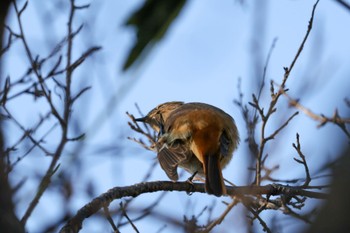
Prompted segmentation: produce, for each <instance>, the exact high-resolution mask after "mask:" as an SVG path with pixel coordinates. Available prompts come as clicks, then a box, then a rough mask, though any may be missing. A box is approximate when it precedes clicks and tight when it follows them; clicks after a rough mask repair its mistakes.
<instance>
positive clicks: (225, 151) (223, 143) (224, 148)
mask: <svg viewBox="0 0 350 233" xmlns="http://www.w3.org/2000/svg"><path fill="white" fill-rule="evenodd" d="M220 154H221V155H222V156H229V155H230V138H229V137H228V135H227V133H226V131H223V132H222V134H221V136H220Z"/></svg>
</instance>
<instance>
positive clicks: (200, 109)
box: [136, 101, 239, 196]
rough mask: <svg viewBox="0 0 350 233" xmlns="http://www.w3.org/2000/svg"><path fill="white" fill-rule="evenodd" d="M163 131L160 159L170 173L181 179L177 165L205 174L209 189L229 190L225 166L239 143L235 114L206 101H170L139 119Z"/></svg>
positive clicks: (171, 175) (217, 191)
mask: <svg viewBox="0 0 350 233" xmlns="http://www.w3.org/2000/svg"><path fill="white" fill-rule="evenodd" d="M136 121H142V122H145V123H148V124H149V125H150V126H151V127H152V128H153V129H154V130H155V131H156V132H158V133H159V138H158V142H157V150H158V160H159V163H160V165H161V167H162V168H163V170H164V171H165V172H166V174H167V175H168V177H169V178H170V179H171V180H173V181H177V180H178V178H179V177H178V174H177V167H178V166H179V167H182V168H184V169H185V170H187V171H188V172H190V173H191V174H194V173H195V172H197V174H198V175H200V176H202V177H205V187H206V192H207V193H209V194H214V195H215V196H221V195H223V194H226V187H225V184H224V179H223V176H222V171H221V170H222V169H223V168H224V167H225V166H226V165H227V164H228V163H229V161H230V160H231V158H232V153H233V151H234V150H235V149H236V148H237V146H238V143H239V133H238V130H237V127H236V124H235V121H234V120H233V118H232V117H231V116H230V115H229V114H227V113H225V112H224V111H223V110H221V109H219V108H217V107H214V106H212V105H209V104H204V103H186V104H185V103H183V102H178V101H176V102H167V103H164V104H161V105H159V106H157V107H156V108H154V109H152V110H151V111H150V112H149V113H148V114H147V116H145V117H143V118H139V119H136Z"/></svg>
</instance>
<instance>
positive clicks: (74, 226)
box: [60, 181, 328, 233]
mask: <svg viewBox="0 0 350 233" xmlns="http://www.w3.org/2000/svg"><path fill="white" fill-rule="evenodd" d="M204 186H205V185H204V184H190V183H189V182H172V181H155V182H143V183H139V184H135V185H131V186H125V187H115V188H112V189H110V190H108V191H107V192H106V193H103V194H101V195H100V196H98V197H96V198H95V199H93V200H92V201H91V202H90V203H88V204H86V205H85V206H84V207H82V208H81V209H80V210H78V212H77V214H76V215H75V216H74V217H73V218H71V219H70V220H69V221H68V222H67V224H66V225H65V226H64V227H63V228H62V229H61V230H60V233H72V232H79V230H80V229H81V228H82V223H83V221H84V220H85V218H88V217H90V216H91V215H93V214H95V213H96V212H97V211H99V210H100V209H101V208H103V207H104V206H108V205H109V204H110V203H111V202H112V201H113V200H115V199H120V198H122V197H136V196H139V195H141V194H143V193H151V192H158V191H185V192H188V193H193V192H200V193H205V189H204ZM226 188H227V193H228V194H229V195H238V196H242V195H270V196H276V195H287V196H296V195H300V196H304V197H310V198H317V199H325V198H327V196H328V195H327V194H325V193H319V192H312V191H307V190H304V189H302V188H301V187H290V186H283V185H279V184H271V185H265V186H235V187H228V186H227V187H226Z"/></svg>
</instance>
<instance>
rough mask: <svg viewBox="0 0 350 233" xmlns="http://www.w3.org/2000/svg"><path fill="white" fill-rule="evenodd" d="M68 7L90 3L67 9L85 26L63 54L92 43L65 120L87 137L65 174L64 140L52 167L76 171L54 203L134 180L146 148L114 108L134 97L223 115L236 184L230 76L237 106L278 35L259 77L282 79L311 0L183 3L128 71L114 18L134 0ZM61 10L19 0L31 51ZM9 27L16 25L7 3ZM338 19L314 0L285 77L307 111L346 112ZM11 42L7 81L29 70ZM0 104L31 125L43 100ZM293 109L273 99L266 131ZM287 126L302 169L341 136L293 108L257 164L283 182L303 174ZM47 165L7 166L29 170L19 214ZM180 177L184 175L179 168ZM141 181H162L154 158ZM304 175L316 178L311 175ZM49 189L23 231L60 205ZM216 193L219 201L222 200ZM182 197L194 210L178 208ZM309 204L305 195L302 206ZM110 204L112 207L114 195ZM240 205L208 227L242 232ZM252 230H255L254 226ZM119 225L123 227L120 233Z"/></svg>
mask: <svg viewBox="0 0 350 233" xmlns="http://www.w3.org/2000/svg"><path fill="white" fill-rule="evenodd" d="M77 3H78V4H79V5H81V4H85V3H90V4H91V5H90V8H89V9H87V10H83V11H79V12H77V13H76V21H75V27H78V26H79V25H80V24H82V23H83V24H84V28H83V30H82V32H81V33H80V34H79V36H78V38H77V39H76V41H75V44H74V45H75V49H74V51H73V52H74V53H73V57H75V58H77V57H79V55H80V54H81V53H82V52H83V51H85V50H86V49H87V48H88V47H89V46H92V45H99V46H102V48H103V49H102V50H101V51H100V52H98V53H96V54H95V55H94V56H93V57H91V58H89V59H87V60H86V63H84V64H83V65H82V66H81V67H80V68H78V70H77V71H76V73H75V77H74V81H73V90H75V91H76V93H77V90H78V88H81V87H84V86H92V89H91V90H90V91H89V92H88V93H87V94H85V95H84V96H83V97H82V99H81V100H80V101H79V102H78V103H77V105H76V107H75V109H74V111H73V114H72V118H73V122H76V123H77V125H78V127H76V128H75V129H74V130H73V131H74V133H76V134H79V133H81V132H86V133H87V137H86V140H85V141H84V143H83V144H84V145H83V147H82V148H83V149H81V150H79V155H78V156H79V158H80V159H81V160H82V161H83V163H82V164H81V166H80V167H79V168H76V170H73V168H71V167H70V166H71V164H72V163H73V162H74V161H72V157H71V156H70V155H72V154H74V153H75V149H76V147H75V146H74V145H70V146H68V147H67V148H66V150H65V153H64V156H62V158H61V167H60V169H62V170H64V169H72V170H71V171H70V172H71V173H70V174H71V175H72V176H76V177H75V181H76V187H75V190H76V193H75V194H74V198H73V199H72V200H71V201H70V203H69V205H68V206H65V207H64V208H63V209H66V208H68V209H70V210H71V211H72V212H75V211H76V210H77V209H79V208H80V207H82V206H83V205H84V204H86V203H87V202H88V201H89V200H90V199H91V198H90V197H88V196H87V195H86V194H85V193H84V191H85V190H86V189H87V187H88V186H89V185H92V186H93V190H94V191H93V193H94V196H97V195H99V194H101V193H103V192H105V191H107V190H108V189H109V188H112V187H114V186H126V185H132V184H135V183H139V182H141V181H142V179H143V177H144V176H145V174H146V173H147V171H148V169H149V167H150V164H151V163H152V162H153V161H154V158H155V154H154V153H152V152H148V151H145V150H144V149H142V148H141V147H140V146H138V145H137V144H136V143H134V142H132V141H130V140H128V139H127V136H131V137H139V136H138V135H135V133H134V132H132V131H131V130H130V129H129V128H128V126H127V122H128V120H129V119H128V117H127V116H126V114H125V112H127V111H128V112H130V113H132V114H134V115H135V116H139V113H138V111H137V109H136V108H135V103H137V104H138V105H139V106H140V108H141V110H142V111H143V113H144V114H146V113H147V112H148V111H149V110H151V109H152V108H154V107H155V106H156V105H158V104H160V103H163V102H167V101H174V100H181V101H185V102H194V101H196V102H205V103H208V104H212V105H215V106H217V107H219V108H222V109H223V110H224V111H226V112H227V113H229V114H230V115H231V116H233V117H234V119H235V121H236V123H237V126H238V129H239V131H240V134H241V144H240V146H239V148H238V150H237V151H236V152H235V155H234V158H233V159H232V162H231V164H230V165H229V166H228V167H227V168H226V169H225V171H224V176H225V177H226V178H228V179H229V180H231V181H232V182H233V183H235V184H237V185H247V184H248V183H249V182H248V181H247V173H248V171H247V166H248V159H247V157H246V155H247V154H248V151H247V144H246V142H245V139H246V128H245V124H244V121H243V118H242V114H241V112H240V110H239V108H238V107H237V106H236V105H235V104H234V103H233V100H235V99H237V98H238V96H239V93H238V91H237V85H238V83H239V80H241V86H242V92H243V94H244V102H245V103H247V102H248V101H252V98H251V95H252V93H257V87H258V85H259V82H260V81H259V80H261V77H262V74H263V68H264V64H265V62H266V57H267V54H268V52H269V50H270V48H271V45H272V43H273V41H274V40H275V39H277V41H276V44H275V47H274V49H273V52H272V55H271V59H270V61H269V65H268V67H267V74H266V80H267V83H269V81H270V80H274V81H275V82H276V83H281V81H282V78H283V74H284V70H283V67H288V66H289V65H290V63H291V61H292V59H293V58H294V56H295V54H296V52H297V49H298V47H299V46H300V43H301V41H302V39H303V38H304V35H305V33H306V30H307V25H308V21H309V19H310V16H311V10H312V6H313V4H314V3H315V1H309V0H308V1H301V0H293V1H292V0H280V1H243V4H241V3H240V2H239V1H234V0H222V1H213V0H208V1H200V0H192V1H189V2H188V3H187V4H186V6H185V8H184V9H183V11H182V12H181V14H180V16H179V17H178V18H177V20H176V21H175V22H174V23H173V25H172V26H171V28H170V30H169V31H168V33H167V34H166V36H165V38H164V39H163V40H162V41H161V42H160V43H158V44H157V45H155V46H154V48H153V50H152V51H151V53H150V54H149V55H148V56H147V58H146V59H145V60H144V61H143V62H142V63H141V64H140V65H138V66H136V67H134V68H133V69H132V70H130V71H128V72H122V70H121V67H122V63H123V61H124V59H125V58H126V55H127V53H128V52H129V49H130V47H131V45H132V43H133V41H134V40H135V38H136V37H135V34H134V30H133V29H132V28H126V27H124V26H123V23H124V22H125V21H126V19H127V18H128V16H129V15H130V14H131V13H132V12H133V11H134V10H136V9H137V8H138V7H139V6H140V4H141V3H142V1H139V0H131V1H112V0H106V1H98V0H95V1H77ZM19 4H23V1H19ZM67 12H68V8H67V4H66V3H64V2H62V1H61V2H60V1H52V2H51V1H29V5H28V8H27V9H26V11H25V13H24V14H23V24H24V25H23V26H24V30H25V33H26V36H27V40H28V42H29V44H30V47H31V48H32V50H33V51H34V54H43V56H45V55H46V54H49V52H50V51H51V50H52V48H53V47H54V46H55V45H56V44H57V43H58V41H60V40H61V39H62V38H63V37H64V35H65V33H66V22H67V18H68V16H67V15H68V13H67ZM8 24H9V25H11V27H13V28H15V29H16V28H17V29H18V26H17V23H16V20H15V17H14V14H13V10H12V14H10V16H9V18H8ZM348 25H350V12H349V11H347V10H345V8H342V7H341V6H340V5H339V4H338V3H336V1H332V0H321V1H320V2H319V4H318V7H317V9H316V14H315V19H314V27H313V29H312V31H311V34H310V37H309V39H308V41H307V43H306V46H305V48H304V50H303V52H302V54H301V56H300V58H299V60H298V61H297V63H296V65H295V68H294V70H293V71H292V73H291V75H290V79H289V80H288V82H287V87H288V88H289V89H290V91H289V94H290V96H292V97H293V98H300V97H301V99H300V102H301V103H302V104H303V105H304V106H306V107H308V108H311V109H312V110H313V111H314V112H315V113H317V114H320V113H323V114H325V115H327V116H331V115H332V114H333V112H334V110H335V109H336V108H337V109H338V110H339V112H340V115H341V116H342V115H343V114H345V115H346V114H347V113H348V109H346V108H345V104H344V102H343V99H344V98H345V97H349V93H348V90H349V86H350V85H349V84H350V79H349V73H350V66H349V63H350V56H349V54H350V43H349V41H350V31H349V28H348ZM21 46H22V45H20V44H15V45H14V46H13V47H12V48H11V51H10V52H9V53H7V54H6V57H5V58H4V59H3V67H4V71H3V72H4V73H5V74H6V76H7V75H10V77H11V78H13V79H14V80H15V79H16V77H20V76H21V75H23V74H24V73H25V71H26V70H27V67H28V61H27V60H26V57H25V56H23V54H24V51H23V47H21ZM269 100H270V93H269V86H266V88H265V89H264V91H263V94H262V98H261V103H262V105H263V106H264V107H265V108H267V107H268V104H269ZM55 101H56V103H57V104H59V103H60V102H61V100H60V99H59V98H56V100H55ZM9 108H10V109H11V111H12V112H13V114H14V115H15V116H16V117H17V118H18V119H19V120H20V121H21V122H22V123H23V124H27V125H31V124H33V122H35V119H37V118H38V113H43V112H45V109H47V106H46V105H45V101H44V100H40V99H39V100H38V101H33V99H31V98H27V97H26V99H24V98H18V99H16V100H13V101H11V103H10V107H9ZM291 110H292V111H291ZM293 111H294V110H293V109H290V108H288V102H287V100H286V98H285V97H282V99H281V101H280V103H279V105H278V111H277V113H276V116H274V117H273V119H272V121H271V122H270V124H269V125H268V128H267V131H268V132H273V131H274V130H275V129H276V128H277V127H278V126H279V125H281V123H283V122H284V121H285V120H286V119H287V118H288V117H289V116H290V114H291V113H292V112H293ZM33 112H34V113H35V114H32V113H33ZM48 126H49V124H48ZM7 127H8V128H7V132H9V133H8V134H7V135H6V137H7V138H6V139H7V140H8V143H9V144H10V143H11V142H12V141H15V140H16V138H17V137H18V134H16V127H14V126H11V125H8V126H7ZM17 130H18V129H17ZM44 131H45V130H44V129H43V132H44ZM73 131H72V134H73ZM10 132H11V133H10ZM297 132H298V133H299V134H300V137H301V142H302V149H303V152H304V154H305V155H306V156H307V161H308V162H309V166H310V170H311V174H316V173H317V172H318V170H319V169H320V167H321V166H322V165H323V164H325V163H327V162H328V161H333V160H334V159H335V157H336V155H337V154H338V152H339V151H340V150H341V148H342V145H343V144H344V143H345V142H346V137H345V136H344V134H343V133H342V132H341V131H340V129H338V128H336V127H334V126H329V125H327V126H325V127H322V128H317V123H316V122H314V121H313V120H311V119H310V118H308V117H307V116H305V115H304V114H302V113H301V114H299V115H298V116H297V117H296V118H295V119H294V120H293V121H292V122H291V124H290V125H288V127H287V128H286V129H285V130H284V131H283V133H282V134H281V135H280V137H278V138H277V139H276V140H274V141H272V142H270V143H269V144H268V147H267V151H268V153H269V154H270V157H269V159H268V162H267V163H268V164H269V165H270V166H274V165H277V164H279V165H280V169H279V170H278V171H276V173H274V175H275V177H278V178H280V179H291V178H296V177H303V175H304V173H303V167H302V166H300V165H298V164H297V163H295V161H294V160H293V157H295V156H296V153H295V152H294V150H293V148H292V146H291V145H292V143H294V142H295V135H296V133H297ZM38 134H40V132H39V133H38ZM58 135H59V131H54V132H53V133H52V134H50V135H49V136H48V139H47V141H48V144H49V145H50V144H52V148H55V147H54V146H55V142H57V137H58ZM257 138H259V137H258V135H257ZM80 146H81V144H80ZM18 153H20V152H18ZM49 162H50V158H44V159H43V158H42V157H35V156H33V157H30V158H29V157H28V159H26V160H24V161H23V162H22V163H21V164H20V165H19V166H18V167H17V169H16V170H15V172H14V173H13V174H14V175H12V177H11V179H12V180H13V181H14V182H16V181H19V180H21V179H23V177H25V176H27V174H35V175H33V176H30V177H28V181H27V182H26V183H25V185H24V187H23V188H22V189H21V190H20V191H19V192H18V195H17V196H16V201H17V202H18V210H17V211H18V213H19V215H20V216H21V215H22V214H23V211H24V210H25V208H26V206H27V205H28V202H29V200H30V199H25V198H23V196H31V195H32V193H33V190H35V189H36V187H37V184H38V181H37V179H36V178H35V177H36V176H38V175H39V176H40V175H42V174H44V172H45V171H46V167H47V166H48V164H49ZM182 178H183V179H186V178H187V174H186V175H185V176H183V177H182ZM150 180H168V178H167V177H166V175H165V173H164V172H163V171H162V170H161V169H160V167H159V166H157V167H156V169H155V172H154V173H152V176H151V179H150ZM314 182H315V183H313V184H318V182H321V181H317V180H315V181H314ZM322 182H324V180H322ZM55 191H57V190H49V191H48V193H47V194H46V195H44V196H43V197H42V199H41V202H40V204H39V206H38V207H37V209H36V210H35V211H34V213H33V215H32V217H31V218H30V221H29V222H28V226H27V229H28V231H29V232H39V231H40V230H41V229H42V223H43V222H42V221H41V220H40V219H42V216H46V221H44V223H43V224H44V225H45V224H50V219H54V218H56V217H57V216H59V215H60V214H61V213H62V211H63V210H62V208H60V204H59V203H62V200H61V197H60V195H59V194H55ZM158 195H160V194H145V195H143V196H142V197H138V198H137V200H136V202H135V203H134V204H133V207H134V208H136V207H140V206H141V207H143V206H147V205H149V204H150V203H151V202H152V200H154V199H156V198H157V197H158ZM221 199H222V200H226V201H229V199H227V198H220V200H221ZM212 202H217V206H216V209H215V212H214V213H216V216H218V215H219V214H220V213H221V212H220V208H223V205H222V204H221V202H220V201H219V200H217V199H216V198H214V197H211V196H210V197H208V196H207V195H203V194H194V195H192V196H187V195H186V194H185V193H177V192H173V193H170V194H168V195H166V197H165V199H164V200H163V201H162V203H161V204H160V205H159V206H158V207H157V209H156V210H157V211H159V213H160V214H162V213H166V214H168V213H169V208H171V214H170V215H172V216H178V218H179V219H180V220H182V215H183V214H184V213H185V214H186V215H187V216H191V215H192V214H194V215H197V214H198V213H199V212H200V211H201V209H202V208H204V206H205V205H210V204H211V203H212ZM189 203H191V204H193V205H194V206H195V208H194V209H186V206H188V205H189ZM314 204H315V203H312V202H310V205H311V206H313V205H314ZM113 205H114V206H116V207H117V206H118V205H119V201H115V203H114V204H113ZM113 205H112V206H113ZM307 208H310V207H307ZM241 209H242V208H241V207H238V208H236V210H235V211H233V212H232V214H231V215H229V216H228V219H227V220H226V221H224V222H223V224H222V225H221V226H220V227H219V228H218V232H221V231H222V232H224V230H225V227H227V226H232V225H235V226H237V229H236V232H245V228H244V225H245V221H246V220H245V216H242V214H241ZM131 215H132V214H131ZM262 216H263V217H265V218H266V219H272V218H273V217H277V218H278V219H279V220H281V221H280V223H279V224H281V225H283V231H282V232H295V230H296V229H299V228H300V227H303V226H305V225H303V224H301V222H300V221H291V220H290V219H289V220H288V218H286V217H285V216H283V214H282V213H280V212H278V213H277V212H276V213H274V212H269V211H267V212H266V213H264V214H263V215H262ZM153 220H154V219H152V218H151V221H149V219H146V220H145V221H141V222H137V225H138V226H139V227H140V229H142V231H144V232H156V231H157V230H158V229H159V228H161V227H162V224H159V223H157V221H153ZM202 220H203V221H205V219H202ZM95 221H101V222H102V226H103V224H104V225H105V227H106V228H101V225H98V224H95ZM268 223H271V222H269V221H268ZM109 229H110V228H109V225H108V224H107V223H106V221H104V220H103V219H102V220H101V219H97V220H96V219H94V220H92V219H87V220H86V221H85V222H84V228H83V231H82V232H97V231H105V230H109ZM255 229H256V230H257V231H259V230H260V231H261V228H260V226H256V228H255ZM128 230H130V229H129V228H126V229H125V230H123V232H128ZM172 230H174V228H171V227H168V228H166V229H165V230H164V232H171V231H172ZM226 232H229V230H226Z"/></svg>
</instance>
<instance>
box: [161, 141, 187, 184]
mask: <svg viewBox="0 0 350 233" xmlns="http://www.w3.org/2000/svg"><path fill="white" fill-rule="evenodd" d="M191 155H192V152H191V151H190V150H189V149H188V146H186V145H185V144H184V142H182V141H180V140H176V141H175V142H173V143H172V144H171V145H167V144H165V143H164V144H163V145H162V146H161V147H160V149H159V150H158V155H157V157H158V161H159V163H160V166H161V167H162V169H163V170H164V171H165V173H166V174H167V176H168V177H169V178H170V179H171V180H173V181H176V180H178V179H179V175H178V174H177V167H178V165H179V164H180V163H182V162H185V161H186V160H189V159H190V158H191Z"/></svg>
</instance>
